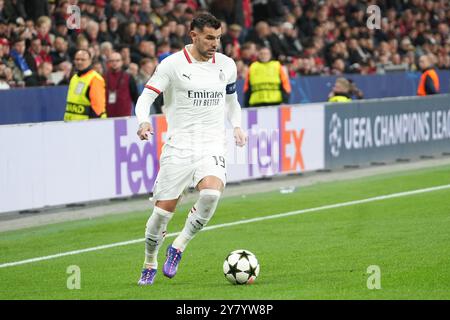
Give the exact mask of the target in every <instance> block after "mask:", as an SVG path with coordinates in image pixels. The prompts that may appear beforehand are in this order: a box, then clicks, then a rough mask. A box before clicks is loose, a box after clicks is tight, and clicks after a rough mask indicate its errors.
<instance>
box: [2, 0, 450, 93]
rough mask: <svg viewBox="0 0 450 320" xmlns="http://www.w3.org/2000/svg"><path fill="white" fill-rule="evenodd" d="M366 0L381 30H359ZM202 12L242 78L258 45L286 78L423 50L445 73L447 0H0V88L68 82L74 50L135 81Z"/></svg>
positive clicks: (411, 63) (405, 61)
mask: <svg viewBox="0 0 450 320" xmlns="http://www.w3.org/2000/svg"><path fill="white" fill-rule="evenodd" d="M72 5H76V6H78V8H79V9H80V10H79V13H80V14H81V15H80V17H79V19H77V11H73V12H71V11H70V10H68V8H73V7H70V6H72ZM370 5H377V6H378V7H379V8H380V13H381V20H380V21H379V22H380V29H376V28H368V26H367V20H368V18H369V16H370V14H368V13H367V12H366V10H367V7H368V6H370ZM201 11H209V12H211V13H212V14H214V15H215V16H216V17H217V18H219V19H220V20H222V21H223V26H222V29H223V36H222V45H221V48H220V51H221V52H223V53H225V54H226V55H228V56H230V57H232V58H233V59H234V60H235V61H236V64H237V67H238V77H239V78H242V79H243V78H245V75H246V73H247V70H248V67H249V65H250V64H251V63H252V62H253V61H255V60H256V57H257V56H258V50H259V49H260V48H261V47H269V48H270V50H271V52H272V56H273V57H274V58H275V59H277V60H279V61H280V62H281V63H282V64H283V65H284V66H285V67H286V68H287V70H288V74H289V76H290V77H295V76H299V75H300V76H304V75H342V74H344V73H358V74H373V73H384V72H388V71H393V70H412V71H414V70H418V57H419V56H421V55H423V54H426V55H428V56H429V58H430V60H431V61H432V63H433V64H434V65H435V66H436V67H437V68H439V69H450V30H449V25H450V1H448V0H435V1H433V0H372V1H370V0H369V1H359V0H253V1H250V0H111V1H104V0H0V89H7V88H10V87H23V86H43V85H65V84H68V83H69V80H70V77H71V75H72V74H73V72H74V71H75V70H74V65H73V56H74V53H75V52H76V50H77V49H87V50H89V51H90V53H91V55H92V57H93V61H94V62H93V65H94V68H95V70H97V71H98V72H100V73H101V74H104V73H105V72H106V70H107V69H108V68H109V63H110V62H109V59H110V56H111V54H112V53H114V52H118V53H120V55H121V56H122V59H123V68H124V70H126V71H127V72H128V73H129V74H130V75H131V76H133V78H134V79H135V80H136V83H137V84H138V85H141V86H142V85H143V84H145V82H146V81H147V79H148V78H149V77H150V76H151V74H152V73H153V71H154V69H155V67H156V65H157V64H158V63H159V62H160V61H161V60H162V59H164V58H165V57H166V56H168V55H169V54H171V53H172V52H176V51H178V50H180V49H181V48H182V47H183V46H184V45H185V44H188V43H189V42H190V38H189V25H190V21H191V20H192V19H193V17H194V15H195V14H196V13H198V12H201ZM74 26H76V28H74ZM69 27H70V28H69ZM78 27H79V28H78Z"/></svg>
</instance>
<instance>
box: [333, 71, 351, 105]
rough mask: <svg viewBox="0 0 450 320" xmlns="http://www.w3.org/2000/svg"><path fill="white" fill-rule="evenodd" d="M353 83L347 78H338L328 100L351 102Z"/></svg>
mask: <svg viewBox="0 0 450 320" xmlns="http://www.w3.org/2000/svg"><path fill="white" fill-rule="evenodd" d="M351 87H352V86H351V83H350V81H348V80H347V79H345V78H342V77H341V78H337V79H336V82H335V83H334V87H333V90H332V91H331V92H330V94H329V95H328V102H350V101H352V98H351Z"/></svg>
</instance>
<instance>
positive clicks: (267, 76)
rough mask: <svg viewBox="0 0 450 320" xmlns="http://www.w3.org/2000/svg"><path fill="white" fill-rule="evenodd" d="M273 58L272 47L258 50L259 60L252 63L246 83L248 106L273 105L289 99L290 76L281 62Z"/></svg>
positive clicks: (245, 91)
mask: <svg viewBox="0 0 450 320" xmlns="http://www.w3.org/2000/svg"><path fill="white" fill-rule="evenodd" d="M271 58H272V53H271V52H270V49H269V48H267V47H263V48H261V49H260V50H259V52H258V61H255V62H253V63H252V64H251V65H250V67H249V69H248V72H247V76H246V79H245V83H244V93H245V103H244V105H245V106H246V107H259V106H273V105H279V104H281V103H287V102H288V101H289V96H290V94H291V84H290V82H289V77H288V75H287V74H286V72H285V71H284V69H283V67H282V65H281V63H280V62H279V61H276V60H271Z"/></svg>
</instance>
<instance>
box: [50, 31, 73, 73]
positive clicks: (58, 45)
mask: <svg viewBox="0 0 450 320" xmlns="http://www.w3.org/2000/svg"><path fill="white" fill-rule="evenodd" d="M68 48H69V45H68V43H67V41H66V39H65V38H64V37H61V36H57V37H56V38H55V41H54V43H53V49H52V51H50V57H51V60H52V63H53V66H56V65H59V64H60V63H62V62H65V61H70V57H69V54H68V53H67V50H68Z"/></svg>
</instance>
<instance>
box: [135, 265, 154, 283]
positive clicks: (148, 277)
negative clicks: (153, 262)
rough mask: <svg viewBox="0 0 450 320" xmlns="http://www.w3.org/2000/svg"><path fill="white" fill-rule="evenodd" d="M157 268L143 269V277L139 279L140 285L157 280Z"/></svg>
mask: <svg viewBox="0 0 450 320" xmlns="http://www.w3.org/2000/svg"><path fill="white" fill-rule="evenodd" d="M155 276H156V269H146V268H144V269H143V270H142V274H141V278H140V279H139V281H138V285H140V286H146V285H150V284H153V280H155Z"/></svg>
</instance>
